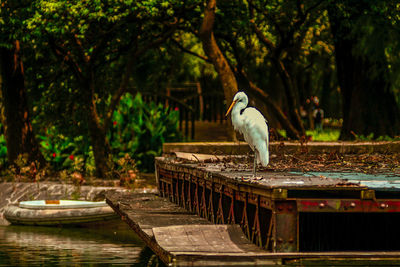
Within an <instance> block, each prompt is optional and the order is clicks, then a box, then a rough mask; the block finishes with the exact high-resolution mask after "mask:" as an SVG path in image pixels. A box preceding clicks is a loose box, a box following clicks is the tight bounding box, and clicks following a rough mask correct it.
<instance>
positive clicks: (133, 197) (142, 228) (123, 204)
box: [106, 192, 400, 266]
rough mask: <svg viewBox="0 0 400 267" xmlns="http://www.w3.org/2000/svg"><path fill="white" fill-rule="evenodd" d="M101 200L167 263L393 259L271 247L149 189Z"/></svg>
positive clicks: (395, 258) (392, 258)
mask: <svg viewBox="0 0 400 267" xmlns="http://www.w3.org/2000/svg"><path fill="white" fill-rule="evenodd" d="M106 200H107V203H108V204H109V205H110V206H111V207H112V208H113V209H114V210H115V211H116V212H117V213H118V214H119V215H120V216H121V218H122V220H124V221H125V222H126V223H127V224H128V225H129V226H130V227H131V228H132V229H133V230H134V231H135V232H136V233H137V234H138V236H139V237H140V238H141V239H142V240H143V241H144V242H145V243H146V245H147V246H149V247H150V248H151V249H152V250H153V251H154V252H155V253H156V255H157V256H159V258H160V259H161V260H162V261H163V262H164V263H165V264H166V265H167V266H271V265H293V266H298V265H299V264H300V265H321V264H335V265H348V264H355V265H366V264H367V265H371V264H373V265H394V264H397V263H399V259H400V253H398V252H325V253H321V252H306V253H298V252H292V253H271V252H268V251H266V250H264V249H261V248H259V247H257V246H256V245H254V244H252V243H251V242H249V241H248V239H247V238H246V237H245V235H244V234H243V232H242V230H241V228H240V226H239V225H237V224H229V225H227V224H218V225H216V224H213V223H211V222H210V221H208V220H206V219H204V218H201V217H199V216H197V215H194V214H193V213H192V212H189V211H187V210H186V209H184V208H182V207H179V206H178V205H176V204H174V203H171V202H169V201H168V200H166V199H165V198H161V197H159V196H157V195H154V194H133V193H124V194H121V193H117V192H109V193H107V195H106Z"/></svg>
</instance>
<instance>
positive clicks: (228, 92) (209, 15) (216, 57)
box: [199, 0, 238, 140]
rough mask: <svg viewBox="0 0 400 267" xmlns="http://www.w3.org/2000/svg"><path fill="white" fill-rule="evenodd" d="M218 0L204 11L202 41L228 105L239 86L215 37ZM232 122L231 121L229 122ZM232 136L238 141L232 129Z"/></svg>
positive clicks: (210, 3) (208, 5)
mask: <svg viewBox="0 0 400 267" xmlns="http://www.w3.org/2000/svg"><path fill="white" fill-rule="evenodd" d="M216 6H217V1H216V0H208V1H207V6H206V7H205V9H204V19H203V22H202V25H201V28H200V32H199V34H200V39H201V41H202V44H203V50H204V53H205V54H206V55H207V57H208V58H209V59H210V60H211V61H212V63H213V65H214V68H215V70H216V72H217V73H218V77H219V78H220V80H221V84H222V88H223V90H224V96H225V100H226V103H227V105H229V104H230V103H231V101H232V100H233V96H234V95H235V94H236V92H237V91H238V85H237V81H236V78H235V75H234V74H233V71H232V70H231V68H230V66H229V64H228V61H227V60H226V58H225V57H224V55H223V53H222V52H221V50H220V48H219V46H218V44H217V42H216V40H215V36H214V32H213V27H214V20H215V9H216ZM229 121H230V120H229ZM230 135H231V136H232V138H233V140H236V135H235V134H234V131H233V129H232V131H231V133H230Z"/></svg>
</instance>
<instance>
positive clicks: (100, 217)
mask: <svg viewBox="0 0 400 267" xmlns="http://www.w3.org/2000/svg"><path fill="white" fill-rule="evenodd" d="M117 217H118V216H117V215H116V214H115V213H114V211H113V210H112V209H111V208H110V207H108V206H106V207H93V208H73V209H65V208H64V209H27V208H21V207H18V206H8V207H7V208H6V209H5V211H4V218H6V219H7V220H8V221H9V222H10V223H12V224H21V225H43V226H60V225H76V224H85V223H93V222H99V221H106V220H111V219H116V218H117Z"/></svg>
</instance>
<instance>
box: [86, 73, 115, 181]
mask: <svg viewBox="0 0 400 267" xmlns="http://www.w3.org/2000/svg"><path fill="white" fill-rule="evenodd" d="M84 84H85V86H84V88H82V91H83V92H84V97H85V101H84V103H85V105H86V111H87V112H86V114H87V123H88V131H89V136H90V144H91V145H92V149H93V156H94V162H95V165H96V177H98V178H107V177H110V175H111V172H110V171H111V170H110V162H109V155H110V146H109V143H108V140H107V136H106V130H105V128H104V125H103V124H102V123H101V121H100V117H99V115H98V113H97V108H96V101H95V98H94V87H95V83H94V75H93V73H92V75H90V77H86V79H85V83H84Z"/></svg>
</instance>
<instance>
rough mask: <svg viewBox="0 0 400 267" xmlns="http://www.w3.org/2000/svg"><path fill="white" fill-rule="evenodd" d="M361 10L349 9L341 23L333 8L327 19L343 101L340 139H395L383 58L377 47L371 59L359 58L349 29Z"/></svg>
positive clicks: (398, 123) (399, 116)
mask: <svg viewBox="0 0 400 267" xmlns="http://www.w3.org/2000/svg"><path fill="white" fill-rule="evenodd" d="M363 8H364V7H363V6H360V7H359V8H352V9H351V10H352V11H353V14H352V16H350V17H351V19H352V20H350V21H349V20H346V19H343V17H342V16H341V13H340V12H341V11H340V10H339V8H338V7H337V6H336V5H335V4H331V5H330V8H329V19H330V22H331V28H332V33H333V36H334V40H335V56H336V66H337V73H338V82H339V85H340V88H341V94H342V99H343V127H342V130H341V134H340V139H342V140H344V139H354V138H355V137H356V135H363V136H368V135H370V134H374V137H375V138H376V137H379V136H385V135H388V136H391V137H393V136H396V135H398V134H399V133H400V111H399V108H398V106H397V104H396V100H395V98H394V94H393V92H392V91H391V83H390V80H389V79H388V76H389V72H388V67H387V63H386V59H385V54H384V51H383V47H382V49H379V48H380V47H381V46H377V48H376V50H375V51H374V53H375V55H367V54H362V53H363V52H362V51H361V49H359V48H357V46H358V40H357V39H355V37H354V35H351V31H352V30H353V29H352V28H351V25H354V24H355V21H356V20H357V19H358V18H359V17H360V16H361V15H362V14H363V12H364V10H363ZM355 51H357V52H355Z"/></svg>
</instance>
